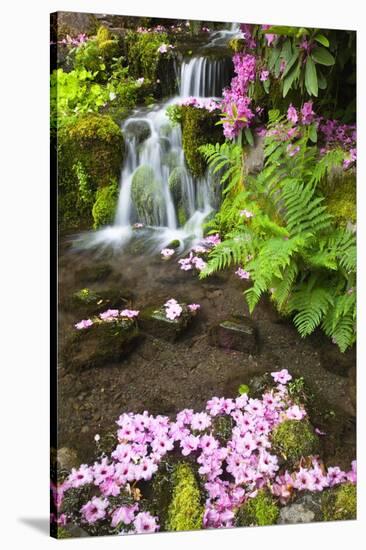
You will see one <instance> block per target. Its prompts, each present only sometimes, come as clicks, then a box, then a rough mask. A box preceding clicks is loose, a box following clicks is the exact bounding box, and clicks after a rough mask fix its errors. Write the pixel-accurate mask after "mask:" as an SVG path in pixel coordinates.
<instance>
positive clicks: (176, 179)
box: [168, 166, 185, 204]
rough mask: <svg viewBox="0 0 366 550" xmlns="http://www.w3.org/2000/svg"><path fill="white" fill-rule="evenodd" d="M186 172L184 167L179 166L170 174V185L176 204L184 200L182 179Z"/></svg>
mask: <svg viewBox="0 0 366 550" xmlns="http://www.w3.org/2000/svg"><path fill="white" fill-rule="evenodd" d="M184 174H185V169H184V167H183V166H177V167H176V168H174V170H172V172H171V173H170V175H169V179H168V185H169V190H170V193H171V195H172V197H173V201H174V204H179V203H180V202H181V200H182V179H183V177H184Z"/></svg>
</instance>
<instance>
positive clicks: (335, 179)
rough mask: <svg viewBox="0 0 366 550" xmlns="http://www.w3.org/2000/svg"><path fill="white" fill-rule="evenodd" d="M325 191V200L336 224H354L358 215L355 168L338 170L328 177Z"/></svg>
mask: <svg viewBox="0 0 366 550" xmlns="http://www.w3.org/2000/svg"><path fill="white" fill-rule="evenodd" d="M324 192H325V202H326V204H327V207H328V210H329V212H330V214H332V216H334V221H335V222H336V224H337V225H341V226H343V227H346V226H347V225H348V224H354V223H355V222H356V216H357V203H356V193H357V185H356V172H355V170H349V171H347V172H344V171H343V170H342V171H340V172H338V171H336V173H335V174H333V175H332V176H331V177H329V178H328V181H327V185H326V187H325V188H324Z"/></svg>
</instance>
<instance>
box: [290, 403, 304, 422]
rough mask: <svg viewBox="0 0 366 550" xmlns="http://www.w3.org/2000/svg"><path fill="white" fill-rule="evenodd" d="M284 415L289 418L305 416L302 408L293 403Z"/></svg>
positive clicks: (295, 418)
mask: <svg viewBox="0 0 366 550" xmlns="http://www.w3.org/2000/svg"><path fill="white" fill-rule="evenodd" d="M286 416H287V418H289V419H290V420H302V419H303V418H304V416H306V412H305V411H304V409H300V407H299V406H298V405H293V406H292V407H290V408H289V409H287V411H286Z"/></svg>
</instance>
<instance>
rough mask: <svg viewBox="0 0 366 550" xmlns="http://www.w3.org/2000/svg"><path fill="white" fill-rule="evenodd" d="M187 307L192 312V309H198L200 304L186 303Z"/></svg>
mask: <svg viewBox="0 0 366 550" xmlns="http://www.w3.org/2000/svg"><path fill="white" fill-rule="evenodd" d="M187 307H188V309H189V311H192V312H194V311H197V310H198V309H200V307H201V306H200V304H188V306H187Z"/></svg>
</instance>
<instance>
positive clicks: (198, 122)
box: [181, 106, 224, 177]
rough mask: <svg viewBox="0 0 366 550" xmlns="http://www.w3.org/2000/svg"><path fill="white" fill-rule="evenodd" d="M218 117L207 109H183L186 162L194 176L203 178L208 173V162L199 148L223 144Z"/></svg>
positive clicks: (185, 107) (182, 119)
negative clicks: (212, 144)
mask: <svg viewBox="0 0 366 550" xmlns="http://www.w3.org/2000/svg"><path fill="white" fill-rule="evenodd" d="M217 121H218V116H216V115H214V114H213V113H210V112H209V111H207V110H206V109H197V108H195V107H187V106H184V107H182V115H181V124H182V140H183V149H184V154H185V157H186V162H187V165H188V167H189V169H190V170H191V172H192V174H193V175H194V176H196V177H201V176H203V175H204V173H205V171H206V167H207V165H206V162H205V160H204V158H203V156H202V154H201V153H200V152H199V151H198V148H199V147H200V146H201V145H204V144H205V143H222V142H223V141H224V136H223V133H222V128H221V127H219V126H216V122H217Z"/></svg>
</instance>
